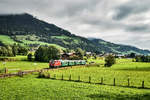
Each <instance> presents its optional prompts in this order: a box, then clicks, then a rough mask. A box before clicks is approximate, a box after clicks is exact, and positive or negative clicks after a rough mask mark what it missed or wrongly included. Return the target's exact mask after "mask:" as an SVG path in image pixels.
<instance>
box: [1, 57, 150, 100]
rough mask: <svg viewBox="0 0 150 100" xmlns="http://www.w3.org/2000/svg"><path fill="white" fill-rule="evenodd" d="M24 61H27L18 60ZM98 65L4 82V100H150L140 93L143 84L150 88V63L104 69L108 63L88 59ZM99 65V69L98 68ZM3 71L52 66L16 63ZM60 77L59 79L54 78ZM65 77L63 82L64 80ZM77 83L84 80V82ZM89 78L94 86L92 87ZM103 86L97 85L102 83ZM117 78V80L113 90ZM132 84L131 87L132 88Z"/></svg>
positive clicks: (120, 64) (119, 63) (124, 61)
mask: <svg viewBox="0 0 150 100" xmlns="http://www.w3.org/2000/svg"><path fill="white" fill-rule="evenodd" d="M17 58H18V59H19V58H22V59H23V58H24V57H20V56H18V57H17ZM90 62H93V63H95V64H96V65H92V66H72V68H67V67H66V68H62V69H53V70H49V71H48V72H44V74H45V75H48V74H50V76H51V78H38V75H39V74H38V73H33V74H32V75H25V76H24V77H12V78H4V79H0V86H1V88H0V100H10V99H11V100H28V99H31V100H47V99H52V100H83V99H84V100H91V99H94V100H95V99H96V100H97V99H98V100H149V99H150V95H149V94H150V89H139V88H133V86H134V87H141V86H142V81H144V82H145V83H144V85H145V87H146V88H150V79H149V77H150V63H140V62H132V59H117V60H116V64H115V65H113V66H112V67H110V68H109V67H104V59H103V58H98V59H92V58H90V59H88V62H87V63H88V64H89V63H90ZM97 65H99V66H97ZM0 67H1V68H4V67H7V68H8V69H10V71H9V73H12V72H14V71H13V70H11V69H21V70H34V69H42V68H48V67H49V66H48V63H42V62H29V61H22V60H17V61H12V62H6V64H5V65H4V64H3V62H2V61H1V62H0ZM54 75H56V79H52V78H54ZM62 75H63V80H62ZM70 75H71V80H75V81H77V80H78V78H79V76H80V81H83V82H74V81H68V80H69V77H70ZM89 76H90V77H91V83H90V84H89V83H88V82H89ZM101 78H103V85H102V84H101V85H100V84H94V83H101ZM114 78H115V80H116V83H115V85H116V86H113V81H114ZM128 79H129V80H130V86H129V87H127V85H128Z"/></svg>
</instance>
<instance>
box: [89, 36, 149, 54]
mask: <svg viewBox="0 0 150 100" xmlns="http://www.w3.org/2000/svg"><path fill="white" fill-rule="evenodd" d="M89 40H90V41H92V42H93V43H94V44H95V45H97V46H98V47H102V48H105V50H109V51H113V52H115V53H120V54H129V53H137V54H144V55H147V54H149V53H150V51H148V50H142V49H139V48H136V47H134V46H129V45H121V44H114V43H110V42H107V41H104V40H102V39H96V38H89Z"/></svg>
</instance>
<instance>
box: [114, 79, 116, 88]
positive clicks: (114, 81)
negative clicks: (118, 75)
mask: <svg viewBox="0 0 150 100" xmlns="http://www.w3.org/2000/svg"><path fill="white" fill-rule="evenodd" d="M115 85H116V79H115V78H114V86H115Z"/></svg>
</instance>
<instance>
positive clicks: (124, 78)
mask: <svg viewBox="0 0 150 100" xmlns="http://www.w3.org/2000/svg"><path fill="white" fill-rule="evenodd" d="M149 65H150V64H148V63H129V64H126V65H125V64H123V63H122V64H116V65H114V66H112V67H111V68H106V67H96V66H92V67H79V68H75V67H73V68H70V69H58V70H53V71H49V72H48V73H50V75H51V76H54V74H56V75H57V78H58V79H61V77H62V74H63V76H64V79H66V80H68V79H69V76H70V75H71V76H72V79H73V80H78V76H80V78H81V80H82V81H84V82H88V81H89V76H90V77H91V82H92V83H100V81H101V78H103V79H104V84H108V85H109V84H110V85H113V81H114V78H115V79H116V85H121V86H127V85H128V79H130V86H134V87H141V86H142V81H145V86H146V87H148V88H150V78H149V77H150V71H149V70H137V69H134V66H138V68H147V69H150V66H149ZM124 68H127V69H131V68H133V69H134V70H124ZM120 69H121V70H120ZM46 74H47V73H46Z"/></svg>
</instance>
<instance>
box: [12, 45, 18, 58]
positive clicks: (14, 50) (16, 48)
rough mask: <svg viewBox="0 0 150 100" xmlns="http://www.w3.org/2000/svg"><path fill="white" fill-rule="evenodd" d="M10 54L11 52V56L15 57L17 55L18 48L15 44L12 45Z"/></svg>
mask: <svg viewBox="0 0 150 100" xmlns="http://www.w3.org/2000/svg"><path fill="white" fill-rule="evenodd" d="M12 52H13V55H14V56H16V55H17V54H18V47H17V45H16V44H14V45H13V46H12Z"/></svg>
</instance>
